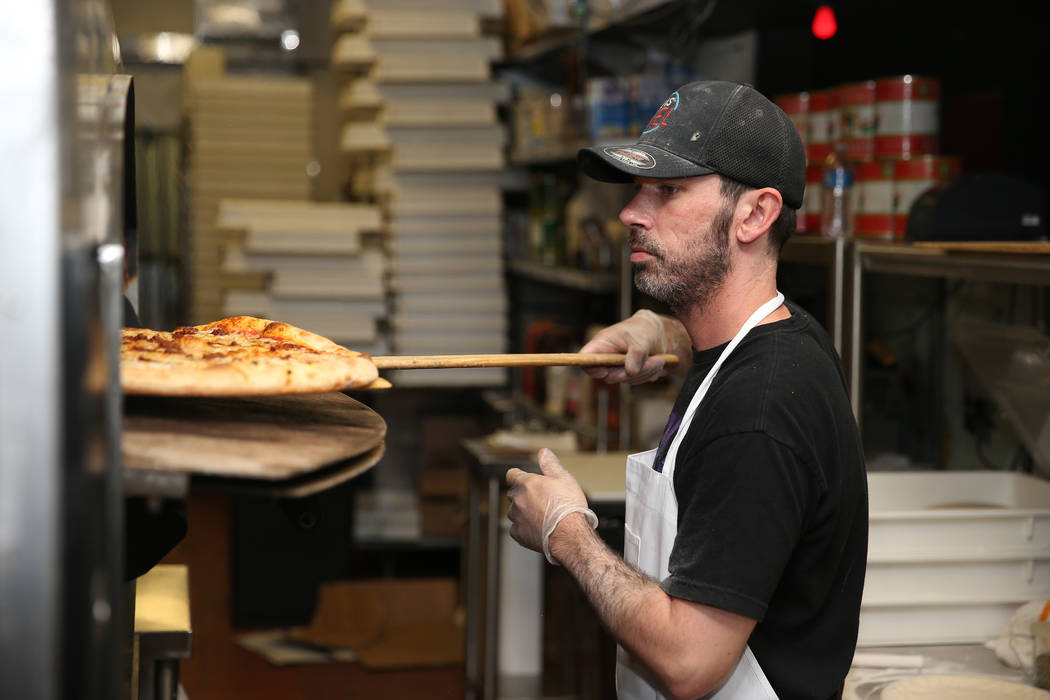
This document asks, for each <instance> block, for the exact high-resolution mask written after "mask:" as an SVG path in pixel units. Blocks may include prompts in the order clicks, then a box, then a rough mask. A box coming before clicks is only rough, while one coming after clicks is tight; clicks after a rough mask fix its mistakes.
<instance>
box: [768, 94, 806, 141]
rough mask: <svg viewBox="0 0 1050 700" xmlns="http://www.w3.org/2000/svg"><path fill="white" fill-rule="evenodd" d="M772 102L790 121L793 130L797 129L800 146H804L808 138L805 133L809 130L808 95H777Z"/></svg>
mask: <svg viewBox="0 0 1050 700" xmlns="http://www.w3.org/2000/svg"><path fill="white" fill-rule="evenodd" d="M773 101H774V102H775V103H776V104H777V106H778V107H780V108H781V109H782V110H784V114H786V115H788V118H789V119H791V121H792V123H793V124H794V125H795V128H796V129H798V135H799V136H801V137H802V145H803V146H805V145H806V140H807V139H808V138H809V134H808V133H807V132H808V128H809V127H808V122H809V93H808V92H794V93H791V94H788V95H778V96H777V97H776V98H774V99H773Z"/></svg>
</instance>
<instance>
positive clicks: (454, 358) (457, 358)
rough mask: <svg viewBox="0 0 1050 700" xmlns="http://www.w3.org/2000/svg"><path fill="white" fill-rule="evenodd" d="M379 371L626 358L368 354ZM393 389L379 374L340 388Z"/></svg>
mask: <svg viewBox="0 0 1050 700" xmlns="http://www.w3.org/2000/svg"><path fill="white" fill-rule="evenodd" d="M661 357H663V358H664V365H665V366H667V367H670V366H671V365H676V364H678V356H677V355H671V354H665V355H661ZM371 359H372V363H373V364H374V365H375V366H376V368H377V369H378V370H380V371H383V370H406V369H457V368H458V369H466V368H474V367H622V366H623V363H624V361H625V360H626V359H627V356H626V355H623V354H620V353H580V352H549V353H494V354H482V355H380V356H376V357H372V358H371ZM390 388H393V385H392V384H391V383H390V381H389V380H387V379H385V378H383V377H379V378H377V379H376V380H375V381H374V382H372V383H371V384H369V385H367V386H363V387H353V388H351V387H344V389H343V391H374V390H382V389H390Z"/></svg>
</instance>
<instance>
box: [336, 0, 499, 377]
mask: <svg viewBox="0 0 1050 700" xmlns="http://www.w3.org/2000/svg"><path fill="white" fill-rule="evenodd" d="M501 12H502V6H501V4H500V3H499V2H497V0H449V2H443V3H431V2H426V1H425V0H382V1H381V0H339V1H337V2H336V3H335V4H334V5H333V14H332V24H333V27H334V28H335V29H336V30H337V32H338V36H337V38H336V40H335V42H334V44H333V50H332V62H333V65H334V67H335V68H336V69H338V70H339V71H340V74H341V75H342V76H343V78H344V82H343V88H342V91H341V95H340V109H341V111H342V114H343V115H344V119H345V121H344V125H343V132H342V138H341V147H342V149H343V151H344V152H345V153H346V154H347V156H348V159H349V162H350V163H351V173H349V180H350V182H351V183H352V190H353V191H354V192H355V193H356V194H357V195H358V196H360V197H361V198H363V199H368V200H373V201H377V202H379V203H381V205H382V206H383V210H384V214H385V218H386V224H387V230H388V237H387V239H386V240H387V253H388V255H389V256H390V261H391V268H390V287H391V291H392V293H393V310H392V315H391V324H390V325H391V329H392V341H393V345H394V350H395V351H396V352H397V353H398V354H404V355H427V354H459V353H493V352H504V351H506V347H507V324H506V312H507V302H506V291H505V287H504V281H503V272H502V238H503V236H502V192H501V185H500V182H501V173H502V171H503V169H504V166H505V162H504V152H505V140H506V136H505V130H504V128H503V126H502V125H501V124H500V122H499V119H498V116H497V106H498V104H500V103H501V102H504V101H506V100H507V99H508V94H507V90H506V87H505V86H504V85H502V84H500V83H497V82H495V81H494V80H493V79H492V76H491V68H490V64H491V62H492V61H493V60H494V59H497V58H499V56H500V54H501V51H502V48H501V43H500V40H499V39H498V38H494V37H487V36H484V35H483V33H482V29H481V27H482V20H483V18H485V17H489V16H496V15H499V14H500V13H501ZM392 381H393V382H394V384H395V385H397V386H436V385H449V384H454V385H457V386H470V385H475V386H491V385H501V384H503V383H505V381H506V373H505V370H502V369H492V368H483V369H469V370H468V369H463V370H413V371H407V372H400V373H398V374H397V376H396V377H394V378H392Z"/></svg>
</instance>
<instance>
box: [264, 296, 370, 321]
mask: <svg viewBox="0 0 1050 700" xmlns="http://www.w3.org/2000/svg"><path fill="white" fill-rule="evenodd" d="M270 308H271V309H273V313H274V314H275V315H277V316H280V315H282V314H297V315H302V314H324V315H326V316H331V317H333V318H335V317H355V318H359V317H370V318H385V317H386V315H387V313H388V309H387V304H386V300H385V299H317V298H304V299H288V298H284V297H278V296H273V295H271V300H270Z"/></svg>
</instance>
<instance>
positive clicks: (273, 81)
mask: <svg viewBox="0 0 1050 700" xmlns="http://www.w3.org/2000/svg"><path fill="white" fill-rule="evenodd" d="M190 90H192V101H191V103H190V107H189V111H188V121H189V153H188V172H187V205H188V214H189V222H188V224H189V236H188V238H189V240H188V253H189V261H188V262H189V266H188V270H187V271H188V277H189V287H190V289H189V291H190V294H189V304H188V306H189V308H188V313H189V317H190V318H189V320H190V322H191V323H204V322H208V321H213V320H215V319H217V318H219V317H221V315H222V313H223V293H224V290H225V289H229V288H242V289H246V290H251V289H261V288H262V285H263V282H264V277H263V276H262V275H260V274H256V273H250V272H245V273H241V274H231V273H230V272H228V271H225V270H224V269H223V263H222V253H223V250H222V244H221V242H220V240H219V235H218V232H217V229H216V215H217V213H218V209H219V202H220V201H222V200H223V199H229V198H239V199H277V200H298V201H305V200H306V199H308V198H309V196H310V178H309V175H308V165H309V163H310V162H311V160H312V157H313V156H312V151H313V111H314V110H313V86H312V83H311V82H310V81H309V80H305V79H301V78H295V77H284V76H280V77H277V76H266V77H263V76H233V75H221V76H216V77H212V78H205V79H201V80H198V81H194V82H193V83H192V85H191V87H190Z"/></svg>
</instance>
